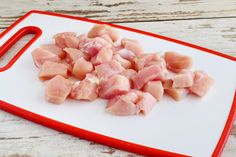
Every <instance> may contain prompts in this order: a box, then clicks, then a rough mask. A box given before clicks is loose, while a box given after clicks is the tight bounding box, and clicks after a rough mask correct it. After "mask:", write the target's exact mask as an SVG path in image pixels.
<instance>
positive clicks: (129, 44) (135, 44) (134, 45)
mask: <svg viewBox="0 0 236 157" xmlns="http://www.w3.org/2000/svg"><path fill="white" fill-rule="evenodd" d="M121 45H122V46H123V47H124V48H125V49H127V50H130V51H132V52H133V53H134V54H135V55H140V54H143V53H144V50H143V48H142V46H141V44H140V43H139V41H138V40H133V39H127V38H123V39H122V40H121Z"/></svg>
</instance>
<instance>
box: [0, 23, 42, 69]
mask: <svg viewBox="0 0 236 157" xmlns="http://www.w3.org/2000/svg"><path fill="white" fill-rule="evenodd" d="M41 34H42V31H41V29H39V28H38V27H35V26H27V27H23V28H21V29H20V30H18V31H17V32H16V33H15V34H14V35H13V36H12V37H10V38H9V39H8V40H7V41H6V42H5V43H4V44H3V45H2V46H1V47H0V72H2V71H5V70H7V69H9V68H10V67H11V66H12V65H13V64H14V63H15V62H16V61H17V59H18V58H19V57H20V56H21V55H22V54H23V53H24V52H25V50H26V49H27V48H28V47H29V46H30V45H31V44H32V43H33V42H34V41H35V40H36V39H38V38H39V36H40V35H41Z"/></svg>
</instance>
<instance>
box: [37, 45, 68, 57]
mask: <svg viewBox="0 0 236 157" xmlns="http://www.w3.org/2000/svg"><path fill="white" fill-rule="evenodd" d="M40 47H41V48H43V49H45V50H48V51H50V52H52V53H55V54H56V55H57V56H58V57H60V58H61V59H63V58H65V56H66V54H65V52H64V51H63V50H62V48H60V47H58V46H57V45H55V44H44V45H41V46H40Z"/></svg>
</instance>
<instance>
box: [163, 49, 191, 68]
mask: <svg viewBox="0 0 236 157" xmlns="http://www.w3.org/2000/svg"><path fill="white" fill-rule="evenodd" d="M164 58H165V61H166V64H167V68H168V69H169V70H171V71H173V72H177V73H178V72H181V71H182V70H185V69H190V68H191V67H192V65H193V61H192V58H191V57H189V56H185V55H181V54H179V53H176V52H166V53H165V55H164Z"/></svg>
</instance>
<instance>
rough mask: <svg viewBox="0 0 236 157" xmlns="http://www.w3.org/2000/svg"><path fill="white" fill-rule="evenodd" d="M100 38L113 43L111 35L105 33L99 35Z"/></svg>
mask: <svg viewBox="0 0 236 157" xmlns="http://www.w3.org/2000/svg"><path fill="white" fill-rule="evenodd" d="M100 38H102V39H104V40H106V41H107V42H108V43H110V44H113V41H112V39H111V37H110V36H109V35H107V34H104V35H101V36H100Z"/></svg>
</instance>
